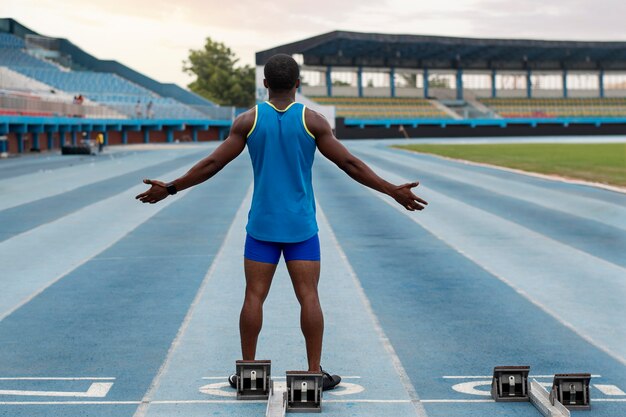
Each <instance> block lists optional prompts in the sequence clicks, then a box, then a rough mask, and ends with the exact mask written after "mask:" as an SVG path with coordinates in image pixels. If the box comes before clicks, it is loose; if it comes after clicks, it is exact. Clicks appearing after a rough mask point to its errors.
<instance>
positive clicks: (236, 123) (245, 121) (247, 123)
mask: <svg viewBox="0 0 626 417" xmlns="http://www.w3.org/2000/svg"><path fill="white" fill-rule="evenodd" d="M256 113H257V106H254V107H252V108H250V109H248V110H246V111H245V112H243V113H241V114H240V115H239V116H237V117H236V118H235V120H233V125H232V128H231V131H233V132H237V133H242V134H244V135H247V134H248V132H249V131H250V130H251V129H252V127H253V126H254V123H255V121H256Z"/></svg>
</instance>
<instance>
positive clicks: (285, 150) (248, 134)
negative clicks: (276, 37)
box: [136, 54, 427, 390]
mask: <svg viewBox="0 0 626 417" xmlns="http://www.w3.org/2000/svg"><path fill="white" fill-rule="evenodd" d="M264 75H265V79H264V80H263V83H264V85H265V88H267V89H268V90H269V91H268V93H269V100H268V101H266V102H264V103H261V104H258V105H257V106H255V107H254V108H252V109H250V110H248V111H247V112H245V113H243V114H241V115H240V116H238V117H237V118H236V119H235V120H234V122H233V125H232V127H231V130H230V134H229V136H228V138H227V139H226V140H225V141H224V142H223V143H222V144H221V145H220V146H219V147H217V148H216V149H215V151H213V153H211V154H210V155H209V156H207V157H206V158H204V159H203V160H201V161H200V162H198V163H197V164H196V165H194V166H193V167H192V168H191V169H190V170H189V171H188V172H187V173H186V174H185V175H183V176H182V177H180V178H178V179H176V180H174V181H172V182H170V183H164V182H162V181H157V180H150V179H146V180H144V183H145V184H148V185H150V186H151V187H150V189H148V190H147V191H146V192H144V193H142V194H139V195H138V196H137V197H136V198H137V199H139V200H141V201H142V202H143V203H151V204H154V203H157V202H158V201H161V200H163V199H164V198H166V197H167V196H168V195H172V194H176V193H177V192H178V191H181V190H184V189H186V188H189V187H193V186H194V185H198V184H200V183H202V182H204V181H206V180H208V179H209V178H211V177H213V176H214V175H215V174H217V173H218V172H219V171H220V170H221V169H222V168H224V166H226V165H227V164H228V163H229V162H230V161H232V160H233V159H234V158H236V157H237V156H238V155H239V154H240V153H241V152H242V151H243V150H244V148H245V147H246V145H247V146H248V152H249V154H250V158H251V160H252V166H253V171H254V193H253V197H252V205H251V208H250V212H249V215H248V224H247V226H246V231H247V236H246V243H245V248H244V271H245V277H246V293H245V299H244V303H243V307H242V309H241V315H240V317H239V332H240V336H241V352H242V356H243V359H244V360H254V358H255V354H256V347H257V339H258V336H259V333H260V331H261V326H262V324H263V303H264V301H265V298H266V297H267V295H268V292H269V289H270V285H271V283H272V278H273V276H274V272H275V271H276V266H277V264H278V261H279V259H280V256H281V254H282V255H283V256H284V259H285V263H286V264H287V270H288V272H289V276H290V277H291V281H292V284H293V288H294V290H295V293H296V298H297V299H298V302H299V303H300V326H301V328H302V333H303V335H304V339H305V343H306V353H307V360H308V370H309V371H312V372H322V373H323V375H324V376H323V389H324V390H329V389H333V388H334V387H335V386H337V385H338V384H339V383H340V382H341V377H339V376H338V375H331V374H329V373H327V372H324V371H323V370H322V368H321V366H320V360H321V355H322V336H323V333H324V316H323V314H322V309H321V306H320V301H319V297H318V292H317V286H318V281H319V276H320V244H319V239H318V235H317V232H318V228H317V222H316V219H315V199H314V197H313V188H312V183H311V170H312V165H313V157H314V154H315V151H316V149H319V151H320V152H321V153H322V155H324V156H325V157H326V158H328V159H330V160H331V161H332V162H334V163H335V164H336V165H337V166H338V167H339V168H341V169H342V170H343V171H345V172H346V174H348V175H349V176H350V177H352V178H353V179H354V180H356V181H358V182H360V183H361V184H363V185H365V186H368V187H370V188H372V189H374V190H376V191H379V192H381V193H384V194H387V195H389V196H391V197H392V198H393V199H395V200H396V201H397V202H398V203H399V204H400V205H402V206H403V207H404V208H406V209H407V210H410V211H414V210H422V209H423V208H424V206H426V204H427V203H426V201H424V200H422V199H421V198H419V197H418V196H416V195H415V194H413V192H412V191H411V189H412V188H414V187H417V185H418V182H412V183H408V184H402V185H394V184H391V183H389V182H387V181H385V180H384V179H382V178H380V177H379V176H378V175H376V174H375V173H374V172H373V171H372V170H371V169H370V168H369V167H368V166H367V165H366V164H365V163H363V161H361V160H360V159H358V158H356V157H355V156H354V155H352V154H351V153H350V152H349V151H348V150H347V149H346V148H345V147H344V146H343V145H342V144H341V142H339V141H338V140H337V138H335V136H334V134H333V132H332V130H331V127H330V125H329V124H328V121H327V120H326V119H325V118H324V117H323V116H322V115H321V114H319V113H317V112H315V111H313V110H311V109H308V108H306V107H305V106H304V105H302V104H300V103H296V101H295V98H296V90H297V88H298V86H299V85H300V79H299V77H300V70H299V68H298V64H297V63H296V61H295V60H294V59H293V58H291V56H289V55H284V54H279V55H274V56H272V57H271V58H270V59H269V60H268V61H267V63H266V64H265V68H264ZM229 382H230V384H231V386H233V387H235V386H236V383H237V381H236V376H235V375H231V376H230V377H229Z"/></svg>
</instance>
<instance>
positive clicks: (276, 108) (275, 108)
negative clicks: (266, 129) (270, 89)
mask: <svg viewBox="0 0 626 417" xmlns="http://www.w3.org/2000/svg"><path fill="white" fill-rule="evenodd" d="M266 103H267V104H269V105H270V106H272V108H273V109H274V110H276V111H279V112H281V113H284V112H286V111H287V110H289V108H290V107H291V106H293V105H294V104H296V102H295V101H294V102H293V103H291V104H290V105H288V106H287V107H286V108H285V109H284V110H281V109H279V108H278V107H276V106H274V105H273V104H272V103H270V102H269V101H266Z"/></svg>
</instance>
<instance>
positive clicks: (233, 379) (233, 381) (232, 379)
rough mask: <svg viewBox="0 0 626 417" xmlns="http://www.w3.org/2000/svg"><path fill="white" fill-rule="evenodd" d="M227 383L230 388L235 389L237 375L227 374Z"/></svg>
mask: <svg viewBox="0 0 626 417" xmlns="http://www.w3.org/2000/svg"><path fill="white" fill-rule="evenodd" d="M228 383H229V384H230V386H231V388H234V389H237V375H236V374H232V375H231V376H229V377H228Z"/></svg>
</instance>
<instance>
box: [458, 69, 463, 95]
mask: <svg viewBox="0 0 626 417" xmlns="http://www.w3.org/2000/svg"><path fill="white" fill-rule="evenodd" d="M456 99H457V100H463V68H457V70H456Z"/></svg>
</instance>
